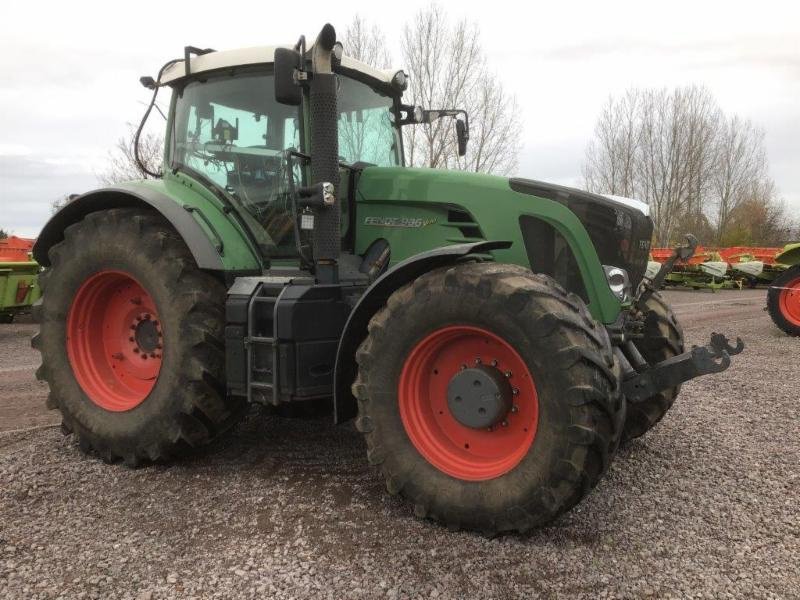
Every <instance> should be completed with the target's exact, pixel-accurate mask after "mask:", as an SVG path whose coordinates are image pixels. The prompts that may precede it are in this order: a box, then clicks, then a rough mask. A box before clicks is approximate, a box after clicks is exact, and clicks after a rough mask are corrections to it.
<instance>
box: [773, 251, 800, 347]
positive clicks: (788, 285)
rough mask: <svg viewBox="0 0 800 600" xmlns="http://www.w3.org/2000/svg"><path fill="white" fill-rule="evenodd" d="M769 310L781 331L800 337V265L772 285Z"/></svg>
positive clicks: (779, 277) (776, 279) (777, 278)
mask: <svg viewBox="0 0 800 600" xmlns="http://www.w3.org/2000/svg"><path fill="white" fill-rule="evenodd" d="M767 310H768V311H769V316H770V317H772V321H773V323H775V325H777V326H778V327H779V328H780V329H782V330H783V331H785V332H786V333H788V334H789V335H794V336H800V265H797V266H794V267H792V268H790V269H787V270H786V271H784V272H783V273H781V274H780V275H779V276H778V277H776V278H775V280H774V281H773V282H772V283H771V284H770V287H769V291H768V292H767Z"/></svg>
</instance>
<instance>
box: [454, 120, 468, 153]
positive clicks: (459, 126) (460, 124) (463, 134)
mask: <svg viewBox="0 0 800 600" xmlns="http://www.w3.org/2000/svg"><path fill="white" fill-rule="evenodd" d="M456 138H457V139H458V155H459V156H464V155H465V154H466V153H467V142H468V141H469V130H468V129H467V124H466V123H465V122H464V121H462V120H461V119H456Z"/></svg>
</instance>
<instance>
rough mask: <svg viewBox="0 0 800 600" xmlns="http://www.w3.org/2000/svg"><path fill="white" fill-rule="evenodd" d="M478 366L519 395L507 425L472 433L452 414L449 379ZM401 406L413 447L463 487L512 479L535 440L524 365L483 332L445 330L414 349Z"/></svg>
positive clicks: (532, 396)
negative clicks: (497, 373)
mask: <svg viewBox="0 0 800 600" xmlns="http://www.w3.org/2000/svg"><path fill="white" fill-rule="evenodd" d="M494 361H497V362H496V363H495V362H494ZM478 362H480V364H485V365H487V366H489V365H492V366H496V368H498V369H500V370H501V371H502V372H503V373H504V374H506V376H507V377H508V381H509V383H511V385H512V387H513V389H514V390H516V391H515V393H514V397H513V404H514V408H513V409H512V411H513V412H509V413H508V414H507V416H506V417H505V423H507V425H502V424H501V425H496V426H494V427H492V428H491V430H489V429H473V428H471V427H467V426H465V425H463V424H462V423H460V422H459V421H457V420H456V419H455V418H454V417H453V415H452V414H451V413H450V410H449V407H448V403H447V386H448V383H449V382H450V379H451V378H452V377H453V376H454V375H456V374H457V373H458V372H459V371H460V370H462V369H463V368H465V367H467V366H469V367H471V366H473V365H475V364H477V363H478ZM398 401H399V405H400V417H401V418H402V421H403V426H404V427H405V430H406V434H407V435H408V437H409V439H410V440H411V443H412V444H414V447H415V448H416V449H417V450H418V451H419V453H420V454H421V455H422V456H423V457H424V458H425V459H426V460H427V461H428V462H429V463H430V464H432V465H433V466H434V467H436V468H437V469H439V470H440V471H443V472H444V473H447V474H448V475H450V476H452V477H455V478H457V479H463V480H467V481H484V480H487V479H494V478H495V477H500V476H501V475H504V474H505V473H508V472H509V471H511V470H512V469H513V468H514V467H516V466H517V465H518V464H519V463H520V461H521V460H522V459H523V458H524V457H525V455H526V454H527V453H528V451H529V450H530V447H531V444H533V440H534V438H535V437H536V427H537V423H538V419H539V399H538V396H537V394H536V385H535V382H534V380H533V377H532V376H531V374H530V371H529V370H528V367H527V365H526V364H525V361H523V360H522V358H521V357H520V355H519V354H517V352H516V351H515V350H514V348H512V347H511V346H510V345H509V344H508V343H507V342H506V341H505V340H503V339H502V338H500V337H498V336H496V335H494V334H493V333H490V332H489V331H486V330H485V329H481V328H479V327H472V326H467V325H453V326H448V327H443V328H441V329H437V330H436V331H434V332H432V333H430V334H429V335H427V336H426V337H425V338H424V339H423V340H422V341H420V342H419V343H418V344H417V345H416V346H414V348H413V349H412V350H411V352H410V353H409V355H408V357H407V358H406V361H405V364H404V365H403V370H402V372H401V374H400V383H399V386H398Z"/></svg>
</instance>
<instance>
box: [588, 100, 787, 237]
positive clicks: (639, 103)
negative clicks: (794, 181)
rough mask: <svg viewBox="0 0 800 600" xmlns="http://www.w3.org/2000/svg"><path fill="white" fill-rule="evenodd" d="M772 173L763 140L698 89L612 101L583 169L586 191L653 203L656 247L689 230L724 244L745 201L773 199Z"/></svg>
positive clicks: (746, 123)
mask: <svg viewBox="0 0 800 600" xmlns="http://www.w3.org/2000/svg"><path fill="white" fill-rule="evenodd" d="M767 172H768V169H767V162H766V155H765V153H764V149H763V134H762V133H761V132H760V131H758V130H757V129H756V128H754V127H753V126H752V124H750V123H748V122H744V121H742V120H741V119H739V118H737V117H733V118H731V119H726V118H725V117H724V116H723V115H722V112H721V111H720V109H719V107H718V106H717V103H716V102H715V100H714V98H713V97H712V96H711V94H710V93H709V92H708V90H706V89H704V88H700V87H695V86H692V87H684V88H677V89H675V90H672V91H669V90H665V89H661V90H631V91H629V92H627V93H626V94H625V95H624V96H623V97H621V98H619V99H614V98H611V99H610V100H609V101H608V103H607V104H606V106H605V107H604V108H603V111H602V112H601V115H600V117H599V119H598V122H597V126H596V128H595V136H594V139H592V140H591V141H590V142H589V144H588V146H587V150H586V160H585V163H584V165H583V176H584V182H585V185H586V187H587V189H590V190H591V191H597V192H607V193H608V192H610V193H613V194H619V195H622V196H628V197H637V198H639V199H641V200H645V201H647V202H648V203H649V205H650V209H651V215H652V217H653V221H654V224H655V237H656V243H657V244H659V245H668V244H669V243H670V242H672V241H674V240H675V239H677V238H678V237H679V236H680V235H681V234H682V233H683V232H685V231H687V230H691V231H694V232H696V233H699V234H702V235H703V236H704V239H705V240H707V242H710V241H711V240H712V239H713V240H714V241H716V242H719V241H720V240H721V239H722V238H723V237H724V236H725V232H726V230H727V228H728V226H729V222H730V220H731V217H732V215H733V214H734V212H735V209H736V207H737V206H738V205H739V204H740V203H742V202H744V201H745V200H747V199H749V200H752V198H753V195H754V194H755V195H758V193H761V194H762V196H763V197H764V198H766V199H765V200H764V201H765V202H767V203H772V202H774V201H775V198H774V194H772V193H770V194H767V195H764V193H765V190H767V189H770V188H769V186H768V185H767V182H768V179H769V178H768V173H767ZM758 190H760V191H761V192H758Z"/></svg>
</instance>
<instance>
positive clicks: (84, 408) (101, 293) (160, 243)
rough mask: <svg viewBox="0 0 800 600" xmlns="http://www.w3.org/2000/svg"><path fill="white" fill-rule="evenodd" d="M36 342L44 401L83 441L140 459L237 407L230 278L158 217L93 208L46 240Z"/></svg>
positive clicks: (216, 424)
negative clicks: (229, 393) (202, 263)
mask: <svg viewBox="0 0 800 600" xmlns="http://www.w3.org/2000/svg"><path fill="white" fill-rule="evenodd" d="M49 257H50V261H51V267H50V268H49V269H47V270H46V271H45V272H44V273H43V274H42V276H41V277H40V281H41V285H42V291H43V297H42V302H41V305H40V306H38V307H37V309H36V313H37V317H38V320H39V321H40V323H41V328H40V333H39V334H38V335H37V336H35V338H34V340H33V345H34V347H35V348H38V349H39V350H40V351H41V353H42V366H41V368H40V369H39V371H38V372H37V375H38V376H39V377H40V378H41V379H44V380H46V381H47V382H48V384H49V385H50V395H49V398H48V405H49V406H50V407H51V408H57V409H58V410H60V411H61V414H62V417H63V422H64V427H65V429H66V430H68V431H72V432H74V433H75V435H76V436H77V438H78V441H79V442H80V445H81V447H82V448H83V449H84V450H89V449H93V450H95V451H96V452H98V453H99V454H100V455H101V456H102V457H103V458H105V459H106V460H115V459H120V458H121V459H123V460H125V462H126V463H129V464H136V463H138V462H139V461H140V460H142V459H150V460H159V459H163V458H166V457H169V456H171V455H174V454H175V453H176V452H178V451H180V450H182V449H186V448H190V447H194V446H197V445H199V444H202V443H204V442H206V441H208V440H209V439H211V438H212V437H213V436H214V435H216V434H217V433H219V432H220V431H222V430H223V429H224V428H225V427H227V426H228V425H230V424H231V423H232V422H233V421H234V420H235V418H236V416H237V415H238V414H239V412H240V406H239V405H238V403H234V402H233V401H231V400H228V399H227V398H226V395H225V391H226V390H225V379H224V372H223V364H224V360H223V359H224V355H223V352H224V346H223V339H224V338H223V327H224V313H223V311H224V301H225V287H224V286H223V285H222V283H221V282H220V281H218V280H217V279H216V278H214V277H213V276H211V275H209V274H207V273H204V272H202V271H200V270H199V269H198V268H197V266H196V265H195V263H194V260H193V259H192V256H191V254H190V253H189V250H188V249H187V248H186V245H185V244H184V242H183V241H182V240H181V239H180V237H178V235H177V234H176V233H175V232H174V231H173V229H172V228H171V226H170V225H169V223H168V222H166V221H165V220H164V219H162V218H161V217H160V216H158V215H156V214H154V213H150V212H142V211H138V210H136V209H113V210H108V211H101V212H96V213H92V214H90V215H88V216H87V217H86V218H85V219H84V220H83V221H80V222H79V223H76V224H74V225H71V226H70V227H68V228H67V230H66V231H65V237H64V241H62V242H61V243H59V244H57V245H55V246H53V247H52V248H51V249H50V252H49Z"/></svg>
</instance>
